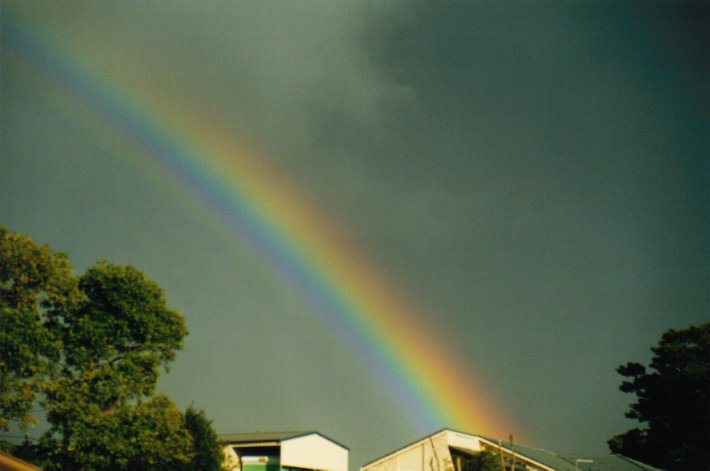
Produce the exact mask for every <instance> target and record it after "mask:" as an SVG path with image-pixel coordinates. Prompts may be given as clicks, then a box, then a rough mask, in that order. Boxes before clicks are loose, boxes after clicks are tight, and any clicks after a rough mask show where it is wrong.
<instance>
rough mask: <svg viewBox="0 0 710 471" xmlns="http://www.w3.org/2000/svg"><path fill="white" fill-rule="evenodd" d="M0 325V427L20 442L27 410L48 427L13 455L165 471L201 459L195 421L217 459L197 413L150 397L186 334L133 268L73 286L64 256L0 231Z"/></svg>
mask: <svg viewBox="0 0 710 471" xmlns="http://www.w3.org/2000/svg"><path fill="white" fill-rule="evenodd" d="M0 314H1V315H0V351H2V357H1V358H0V428H1V429H3V430H5V431H7V430H10V428H11V426H12V425H13V424H15V425H16V426H17V427H19V428H20V429H21V430H23V431H26V430H27V429H28V427H29V426H31V425H32V424H33V422H36V420H37V419H36V418H34V417H33V416H32V413H31V411H32V408H33V406H34V405H35V404H38V405H40V406H41V408H42V411H43V414H44V417H45V418H46V420H47V422H48V425H49V429H48V430H47V431H46V432H45V433H44V434H43V435H42V436H41V437H40V440H39V442H38V443H35V444H29V443H26V444H24V445H23V446H21V447H18V448H17V449H16V450H14V451H15V452H16V453H18V454H20V455H21V456H22V455H24V456H25V457H27V458H30V459H33V460H35V461H36V462H39V463H41V464H43V465H44V466H45V468H46V469H48V470H52V469H86V470H93V469H101V470H124V469H135V470H142V469H154V470H159V469H176V468H178V467H179V466H183V465H188V464H191V463H193V461H194V459H195V458H196V457H198V456H202V455H205V453H207V452H206V451H204V450H201V449H198V448H199V447H196V443H195V440H196V438H194V437H195V436H196V435H195V436H194V435H193V432H192V429H193V428H195V427H196V425H195V421H197V427H202V429H203V430H201V432H200V435H199V438H200V440H203V441H204V437H210V438H214V441H213V442H210V443H209V446H210V447H211V448H209V450H210V452H212V453H213V454H214V453H217V454H219V444H218V443H217V441H216V436H214V431H211V435H210V432H209V431H206V430H204V429H205V428H210V427H211V426H210V422H209V420H208V419H207V418H206V417H205V416H204V413H203V412H202V411H199V412H198V411H196V410H194V409H192V408H190V409H189V410H188V411H187V412H186V415H183V414H182V413H181V412H180V411H179V410H178V408H177V407H176V406H175V404H174V403H173V402H172V401H171V400H170V399H169V398H168V397H167V396H164V395H157V394H156V391H155V386H156V383H157V381H158V377H159V374H160V371H161V369H167V367H168V364H169V362H171V361H172V360H174V358H175V355H176V352H177V351H178V350H180V349H181V348H182V345H183V339H184V337H185V336H186V335H187V328H186V326H185V321H184V318H183V317H182V315H181V314H180V313H179V312H177V311H175V310H173V309H170V308H169V307H168V306H167V302H166V299H165V295H164V292H163V290H162V288H160V286H158V285H157V284H156V283H155V282H153V281H150V280H148V279H146V278H145V276H144V275H143V274H142V273H141V272H140V271H138V270H137V269H135V268H133V267H131V266H119V265H115V264H112V263H109V262H106V261H100V262H98V263H96V264H95V265H94V266H92V267H90V268H89V269H88V270H87V271H86V272H85V273H84V274H83V275H82V276H80V277H78V278H77V277H75V276H74V274H73V270H72V268H71V266H70V264H69V262H68V258H67V256H66V255H64V254H60V253H54V252H53V251H52V250H51V249H50V248H49V247H47V246H40V245H38V244H36V243H35V242H33V241H32V240H31V239H30V238H29V237H27V236H24V235H18V234H13V233H10V232H9V231H8V230H7V229H5V228H0ZM195 417H197V418H195ZM200 421H201V422H200ZM210 430H211V428H210ZM203 445H204V443H203ZM186 469H190V468H186ZM193 469H194V468H193ZM200 469H219V466H217V468H200Z"/></svg>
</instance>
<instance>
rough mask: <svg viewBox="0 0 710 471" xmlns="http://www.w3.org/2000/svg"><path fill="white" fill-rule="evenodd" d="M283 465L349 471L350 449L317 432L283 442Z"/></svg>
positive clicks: (329, 470) (326, 470) (327, 470)
mask: <svg viewBox="0 0 710 471" xmlns="http://www.w3.org/2000/svg"><path fill="white" fill-rule="evenodd" d="M281 466H297V467H299V468H306V469H319V470H325V471H348V450H347V449H346V448H343V447H341V446H340V445H338V444H336V443H333V442H331V441H330V440H327V439H326V438H324V437H321V436H320V435H317V434H311V435H304V436H302V437H296V438H290V439H288V440H284V441H283V442H281Z"/></svg>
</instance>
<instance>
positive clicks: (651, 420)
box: [607, 322, 710, 470]
mask: <svg viewBox="0 0 710 471" xmlns="http://www.w3.org/2000/svg"><path fill="white" fill-rule="evenodd" d="M651 351H652V352H653V353H654V356H653V359H652V360H651V363H650V365H649V369H647V368H646V367H645V366H643V365H641V364H640V363H635V362H632V363H627V364H625V365H622V366H620V367H618V368H617V371H618V372H619V373H620V374H621V375H622V376H624V377H626V378H629V380H627V381H623V382H622V383H621V386H620V389H621V390H622V391H623V392H626V393H633V394H635V395H636V396H637V401H636V402H635V403H634V404H632V405H631V406H630V408H629V410H628V411H627V412H626V416H627V417H628V418H630V419H635V420H637V421H639V422H641V423H645V424H646V427H644V428H634V429H631V430H629V431H628V432H626V433H623V434H621V435H617V436H615V437H613V438H611V439H610V440H609V441H608V442H607V443H608V444H609V447H610V449H611V451H612V452H614V453H621V454H623V455H626V456H629V457H631V458H635V459H638V460H639V461H643V462H646V463H649V464H651V465H653V466H657V467H660V468H664V469H669V470H687V469H710V467H709V465H708V463H710V322H709V323H705V324H702V325H699V326H691V327H689V328H687V329H684V330H679V331H676V330H672V329H671V330H669V331H668V332H666V333H664V334H663V336H662V338H661V341H660V342H659V344H658V345H657V346H655V347H653V348H651Z"/></svg>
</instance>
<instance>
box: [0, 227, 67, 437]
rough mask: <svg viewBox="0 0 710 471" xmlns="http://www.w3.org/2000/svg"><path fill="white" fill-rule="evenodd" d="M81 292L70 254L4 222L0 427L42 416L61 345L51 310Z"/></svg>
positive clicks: (63, 307) (0, 232) (0, 240)
mask: <svg viewBox="0 0 710 471" xmlns="http://www.w3.org/2000/svg"><path fill="white" fill-rule="evenodd" d="M79 298H80V292H79V290H78V285H77V280H76V279H75V278H74V276H73V271H72V268H71V266H70V265H69V262H68V260H67V256H66V255H64V254H60V253H55V252H53V251H52V250H51V249H50V248H49V247H47V246H42V245H38V244H36V243H35V242H34V241H32V239H30V238H29V237H27V236H25V235H20V234H13V233H10V232H8V230H7V229H6V228H4V227H0V430H5V431H8V430H9V429H10V426H11V424H12V423H15V424H16V425H18V426H19V428H20V429H21V430H23V431H26V430H27V429H28V427H29V426H30V425H32V424H34V423H35V422H36V421H37V419H36V418H35V417H34V416H33V415H32V414H31V410H32V406H33V404H34V403H35V401H36V399H37V395H38V394H39V392H40V390H41V387H42V385H43V382H44V380H45V379H46V377H47V375H48V374H49V373H50V370H51V367H52V365H53V364H54V362H55V361H56V360H57V359H58V357H59V356H60V350H61V339H59V338H58V337H57V336H56V335H54V332H53V331H52V330H51V329H50V328H49V327H48V319H49V317H48V316H49V315H50V314H52V313H54V312H65V311H67V310H69V309H71V306H72V305H74V304H75V303H76V302H77V301H78V299H79Z"/></svg>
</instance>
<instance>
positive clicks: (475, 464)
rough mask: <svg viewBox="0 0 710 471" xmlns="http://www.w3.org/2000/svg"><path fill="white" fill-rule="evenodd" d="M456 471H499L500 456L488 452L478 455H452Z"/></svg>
mask: <svg viewBox="0 0 710 471" xmlns="http://www.w3.org/2000/svg"><path fill="white" fill-rule="evenodd" d="M452 458H453V460H454V463H456V466H455V467H454V470H456V471H500V470H501V469H502V468H501V463H500V455H496V454H494V453H492V452H490V451H481V452H479V453H471V454H469V453H452Z"/></svg>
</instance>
